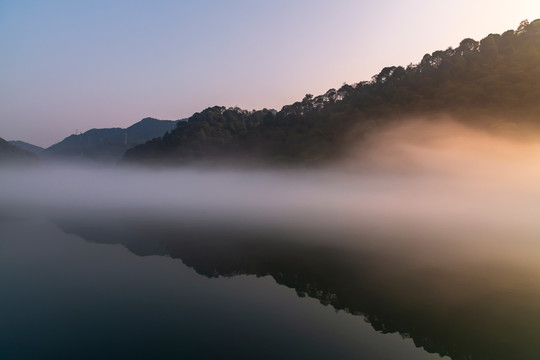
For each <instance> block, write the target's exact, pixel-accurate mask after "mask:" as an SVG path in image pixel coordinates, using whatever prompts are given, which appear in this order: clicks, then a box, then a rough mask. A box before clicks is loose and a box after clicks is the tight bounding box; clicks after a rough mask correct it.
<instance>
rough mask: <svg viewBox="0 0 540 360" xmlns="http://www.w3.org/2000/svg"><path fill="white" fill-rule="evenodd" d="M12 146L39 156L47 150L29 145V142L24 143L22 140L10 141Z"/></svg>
mask: <svg viewBox="0 0 540 360" xmlns="http://www.w3.org/2000/svg"><path fill="white" fill-rule="evenodd" d="M8 142H9V143H10V144H11V145H15V146H18V147H20V148H21V149H24V150H26V151H30V152H31V153H34V154H36V155H39V153H40V152H42V151H43V150H45V149H44V148H42V147H41V146H36V145H33V144H30V143H27V142H24V141H20V140H10V141H8Z"/></svg>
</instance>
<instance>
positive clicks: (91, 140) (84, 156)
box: [41, 118, 178, 163]
mask: <svg viewBox="0 0 540 360" xmlns="http://www.w3.org/2000/svg"><path fill="white" fill-rule="evenodd" d="M177 121H178V120H177ZM177 121H173V120H158V119H154V118H145V119H142V120H141V121H139V122H138V123H136V124H133V125H131V126H130V127H128V128H126V129H121V128H110V129H92V130H88V131H86V132H85V133H83V134H77V135H70V136H68V137H67V138H65V139H64V140H62V141H60V142H59V143H56V144H54V145H52V146H50V147H48V148H47V149H45V150H44V151H43V153H42V154H41V155H42V156H43V157H44V158H46V159H76V160H90V161H99V162H109V163H114V162H116V161H118V160H119V159H120V158H121V157H122V154H123V153H124V152H125V151H126V150H127V149H129V148H131V147H133V146H135V145H138V144H142V143H144V142H146V141H148V140H150V139H153V138H156V137H160V136H163V134H165V133H166V132H167V131H169V130H172V129H174V127H175V125H176V122H177Z"/></svg>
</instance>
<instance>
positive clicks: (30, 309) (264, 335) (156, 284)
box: [0, 219, 439, 359]
mask: <svg viewBox="0 0 540 360" xmlns="http://www.w3.org/2000/svg"><path fill="white" fill-rule="evenodd" d="M119 223H121V221H114V222H107V221H104V222H98V221H88V219H85V221H84V222H81V221H80V220H79V222H74V221H70V222H69V223H62V224H52V223H50V222H45V221H35V220H34V221H22V222H4V223H2V224H1V225H0V239H1V240H0V288H1V289H2V296H1V299H0V305H1V307H0V319H1V321H0V358H2V359H98V358H99V359H120V358H125V359H135V358H146V359H172V358H174V359H207V358H245V359H248V358H249V359H253V358H257V359H258V358H267V359H275V358H291V359H293V358H294V359H298V358H300V359H308V358H315V359H330V358H332V359H358V358H360V359H362V358H365V359H434V358H439V356H437V355H432V354H429V353H427V352H426V351H424V350H423V349H420V348H417V347H416V346H415V344H414V342H413V340H411V339H403V338H402V336H400V335H398V334H396V333H393V334H382V333H381V332H385V331H382V330H384V329H383V327H382V326H383V325H382V323H380V324H379V322H378V321H376V320H375V319H372V321H373V320H375V321H376V323H377V324H378V325H377V330H379V331H376V330H374V329H373V328H372V325H370V324H368V323H367V322H366V321H364V319H363V317H362V316H354V315H352V314H351V313H350V310H346V311H336V308H343V306H344V305H347V304H348V303H347V302H348V301H349V300H348V299H344V300H343V301H344V302H343V305H341V304H340V303H339V302H337V303H336V304H335V305H337V306H334V305H332V302H333V301H334V300H335V301H337V298H335V294H333V293H332V291H335V290H338V289H337V288H334V285H338V286H339V289H341V290H345V289H344V288H342V287H341V286H345V287H347V286H354V284H342V285H341V284H335V281H336V280H338V281H339V279H336V278H334V279H333V278H332V277H333V276H341V275H342V274H341V273H336V274H334V275H330V274H329V278H328V279H325V278H324V275H323V274H322V273H320V271H323V272H324V271H328V270H331V269H329V268H328V267H333V266H338V267H339V265H338V264H334V263H333V262H334V261H336V260H339V259H338V258H334V257H333V256H332V255H331V256H330V257H328V256H327V255H329V254H328V252H327V251H326V249H319V248H317V247H315V248H309V247H307V248H304V246H303V245H294V244H290V245H291V246H290V247H289V246H288V243H287V242H280V241H278V242H277V243H273V244H270V243H266V242H264V241H262V240H261V241H260V242H256V243H253V242H250V244H246V242H245V241H247V240H246V239H245V238H242V237H234V238H233V237H231V236H232V235H233V233H228V234H223V233H222V234H223V235H224V236H222V237H219V236H216V235H217V233H216V231H208V229H207V228H205V229H204V230H203V229H201V228H200V227H199V226H195V227H193V226H191V227H188V228H186V227H184V228H178V229H174V231H173V230H171V229H169V230H168V231H167V232H165V233H164V232H160V231H159V230H158V228H156V227H153V226H150V224H145V226H141V222H140V221H138V222H137V224H133V223H123V224H122V225H118V224H119ZM160 225H162V224H160ZM201 230H203V231H201ZM215 230H216V229H215ZM219 231H220V232H221V230H219ZM237 235H238V234H237ZM239 235H242V236H245V235H247V234H239ZM250 235H253V234H250ZM278 240H279V239H278ZM102 243H107V244H106V245H103V244H102ZM117 244H122V245H124V246H125V247H127V248H128V249H129V250H130V251H128V250H126V248H125V247H123V246H119V245H117ZM242 245H246V246H245V247H244V246H242ZM321 251H322V253H321ZM154 254H155V255H154ZM335 255H336V256H339V254H335ZM321 260H323V261H322V263H321V268H319V267H318V266H315V267H314V266H313V265H315V262H318V261H321ZM303 261H306V264H305V265H307V266H306V267H305V268H304V266H302V265H303V264H302V263H301V262H303ZM182 262H184V263H185V264H187V265H188V266H186V265H183V264H182ZM194 270H195V271H194ZM303 270H305V271H306V272H305V273H303ZM338 270H339V271H341V269H338ZM321 276H323V277H321ZM343 280H344V281H347V279H343ZM276 282H277V283H279V284H281V285H278V284H277V283H276ZM283 285H285V286H283ZM327 285H328V286H330V288H324V287H325V286H327ZM350 290H351V291H352V292H353V293H356V291H357V290H359V289H355V288H353V287H352V288H351V289H350ZM358 295H361V294H355V295H354V296H358ZM363 298H365V300H367V302H368V303H369V302H371V301H372V300H369V296H363V295H361V296H360V298H359V299H358V300H360V303H361V304H364V302H365V301H364V299H363ZM351 300H353V299H351ZM321 303H323V304H325V305H326V306H324V305H322V304H321ZM351 304H352V303H351ZM375 305H376V304H375ZM358 310H361V309H358Z"/></svg>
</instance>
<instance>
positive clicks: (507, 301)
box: [57, 218, 540, 359]
mask: <svg viewBox="0 0 540 360" xmlns="http://www.w3.org/2000/svg"><path fill="white" fill-rule="evenodd" d="M57 224H58V225H59V226H60V227H61V228H62V229H63V230H64V231H66V232H70V233H74V234H76V235H78V236H80V237H82V238H83V239H85V240H87V241H90V242H94V243H108V244H122V245H123V246H125V247H126V248H127V249H129V250H130V251H132V252H133V253H135V254H137V255H140V256H147V255H164V256H170V257H172V258H178V259H181V261H182V262H183V263H184V264H185V265H187V266H189V267H192V268H193V269H194V270H195V271H196V272H197V273H199V274H201V275H204V276H207V277H218V276H224V277H231V276H235V275H239V274H248V275H256V276H271V277H273V278H274V279H275V281H276V282H277V283H279V284H281V285H284V286H287V287H290V288H294V289H295V290H296V292H297V294H298V296H301V297H302V296H309V297H312V298H315V299H318V300H319V301H320V302H321V303H322V304H323V305H331V306H332V307H334V308H335V309H336V310H344V311H346V312H348V313H351V314H354V315H361V316H364V318H365V319H366V320H367V321H368V322H369V323H371V325H372V326H373V328H374V329H376V330H377V331H380V332H383V333H392V332H398V333H399V334H401V335H402V336H403V337H407V338H412V339H413V341H414V342H415V344H416V345H417V346H419V347H423V348H424V349H425V350H427V351H429V352H432V353H438V354H440V355H441V356H443V355H448V356H450V357H451V358H452V359H510V358H514V359H538V358H540V341H539V340H540V301H539V300H540V291H538V284H537V281H536V279H537V277H536V275H537V274H538V272H535V271H536V270H533V269H531V268H529V267H526V266H521V265H520V264H519V263H518V262H512V261H491V262H485V261H481V260H478V261H477V262H476V261H472V262H471V261H466V260H465V256H460V255H459V252H458V253H457V254H458V255H456V252H452V251H448V252H445V250H444V249H441V248H437V249H436V250H433V249H430V247H429V245H428V244H427V243H426V242H424V241H408V242H406V243H405V244H402V245H401V246H394V247H392V246H373V245H372V244H374V243H376V242H373V239H366V240H365V241H364V240H363V239H360V236H358V235H356V236H357V237H358V239H357V241H356V242H355V244H357V245H356V246H350V245H344V244H350V242H343V241H333V240H332V239H323V238H321V239H319V238H318V237H327V236H328V234H326V235H324V236H322V235H320V234H319V235H313V234H305V233H301V232H298V231H297V232H294V231H285V230H274V231H268V229H265V230H264V231H263V230H262V229H259V230H257V229H256V228H253V227H252V228H246V227H240V226H238V227H234V226H231V225H227V226H225V225H220V224H209V223H197V222H187V221H186V222H185V223H176V224H174V225H173V224H170V223H167V224H165V223H151V222H147V221H136V220H133V221H129V220H125V219H124V220H122V221H119V220H118V219H114V220H102V221H100V220H97V219H93V220H90V219H88V218H85V219H80V220H77V219H73V218H72V219H65V218H64V219H62V220H58V221H57ZM368 240H370V241H368ZM338 244H339V245H338ZM358 244H365V245H361V246H359V245H358ZM368 244H371V245H368ZM403 246H405V247H406V248H407V252H404V251H403ZM462 250H463V251H464V252H467V251H468V250H467V249H462ZM415 252H416V254H415V255H412V256H409V255H408V254H409V253H415ZM418 259H423V260H422V261H419V260H418Z"/></svg>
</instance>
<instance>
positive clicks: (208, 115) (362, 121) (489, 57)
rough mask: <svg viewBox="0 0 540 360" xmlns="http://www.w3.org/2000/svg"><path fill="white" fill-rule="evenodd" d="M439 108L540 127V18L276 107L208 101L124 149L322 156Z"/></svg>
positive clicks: (146, 156)
mask: <svg viewBox="0 0 540 360" xmlns="http://www.w3.org/2000/svg"><path fill="white" fill-rule="evenodd" d="M442 114H444V115H450V116H452V117H454V118H456V119H458V120H460V121H463V122H466V123H467V124H470V125H472V126H477V127H482V128H486V129H499V130H502V131H505V129H510V128H513V127H515V126H517V125H521V124H526V125H527V126H531V125H533V126H536V125H540V19H538V20H535V21H533V22H531V23H529V22H528V21H523V22H522V23H521V24H520V25H519V27H518V29H517V30H515V31H514V30H509V31H506V32H505V33H503V34H490V35H488V36H487V37H485V38H484V39H482V40H481V41H475V40H473V39H464V40H463V41H461V43H460V44H459V46H458V47H457V48H448V49H446V50H438V51H435V52H433V53H432V54H426V55H424V57H423V58H422V60H421V61H420V62H419V63H418V64H411V65H409V66H407V67H402V66H390V67H385V68H384V69H382V70H381V72H380V73H379V74H377V75H375V76H373V78H372V79H371V80H370V81H363V82H359V83H357V84H353V85H347V84H346V85H343V86H342V87H341V88H339V89H337V90H336V89H330V90H328V91H327V92H326V93H325V94H323V95H319V96H313V95H310V94H308V95H306V96H305V97H304V99H303V100H302V101H299V102H296V103H294V104H292V105H287V106H284V107H283V108H282V109H281V111H279V112H275V111H272V110H267V109H263V110H259V111H246V110H241V109H238V108H228V109H227V108H224V107H218V106H216V107H211V108H208V109H206V110H204V111H202V112H200V113H196V114H194V115H193V116H192V117H191V118H189V119H188V121H187V122H179V123H178V124H177V126H176V128H175V129H174V130H171V131H169V132H167V133H166V134H165V135H164V136H163V137H161V138H157V139H154V140H151V141H149V142H147V143H145V144H142V145H139V146H135V147H134V148H132V149H130V150H128V151H127V152H126V153H125V155H124V161H126V162H146V163H156V162H168V163H173V164H185V163H191V162H194V161H201V160H206V161H215V160H217V161H222V160H229V161H230V160H233V159H234V160H235V161H251V162H264V163H274V164H294V163H296V164H298V163H303V164H312V163H321V162H325V161H329V160H332V159H336V158H337V157H339V156H340V155H342V154H343V153H344V151H345V150H346V149H347V147H348V145H349V144H350V143H351V142H359V141H361V140H362V139H363V138H364V137H365V136H366V135H368V134H369V133H370V131H372V130H374V129H378V128H381V127H382V126H385V125H387V124H389V123H392V122H395V121H400V120H401V119H406V118H408V117H411V116H424V117H425V116H431V117H436V116H438V115H442Z"/></svg>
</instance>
